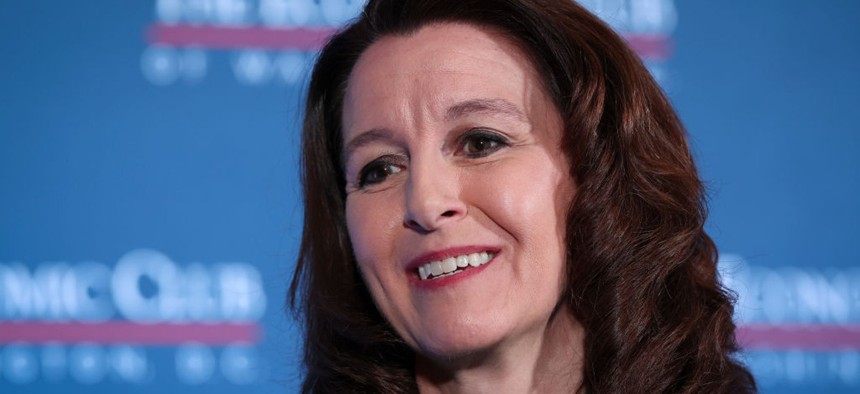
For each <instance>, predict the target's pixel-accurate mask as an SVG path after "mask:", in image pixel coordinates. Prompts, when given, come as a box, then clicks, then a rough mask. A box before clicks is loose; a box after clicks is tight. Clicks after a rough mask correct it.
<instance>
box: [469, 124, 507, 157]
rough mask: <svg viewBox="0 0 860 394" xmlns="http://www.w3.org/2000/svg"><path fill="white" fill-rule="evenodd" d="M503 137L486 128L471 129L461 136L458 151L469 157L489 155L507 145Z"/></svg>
mask: <svg viewBox="0 0 860 394" xmlns="http://www.w3.org/2000/svg"><path fill="white" fill-rule="evenodd" d="M507 145H508V143H507V141H506V140H505V138H504V137H502V136H500V135H498V134H496V133H493V132H490V131H486V130H471V131H469V132H468V133H466V134H465V135H463V137H462V138H461V143H460V151H461V152H462V153H463V154H465V155H466V156H468V157H471V158H481V157H485V156H489V155H491V154H493V153H494V152H496V151H498V150H499V149H501V148H503V147H505V146H507Z"/></svg>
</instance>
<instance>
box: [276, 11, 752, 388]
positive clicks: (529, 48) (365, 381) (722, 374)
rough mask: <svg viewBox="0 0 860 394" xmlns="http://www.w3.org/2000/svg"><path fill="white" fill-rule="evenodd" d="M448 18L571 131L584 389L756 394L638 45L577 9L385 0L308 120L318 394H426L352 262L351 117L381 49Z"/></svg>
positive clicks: (573, 292) (346, 43)
mask: <svg viewBox="0 0 860 394" xmlns="http://www.w3.org/2000/svg"><path fill="white" fill-rule="evenodd" d="M439 22H462V23H468V24H473V25H477V26H483V27H489V28H492V29H494V30H495V31H500V32H502V34H505V35H507V36H509V37H510V38H512V39H513V40H514V41H515V42H517V43H519V44H520V46H521V48H522V50H523V51H524V52H525V53H526V54H527V55H528V56H529V58H530V59H531V60H532V62H533V63H534V65H535V67H536V68H537V69H538V70H539V72H540V75H541V76H542V78H543V81H542V82H543V85H544V88H545V89H546V91H547V93H548V94H549V96H550V97H551V99H552V100H553V102H554V104H555V106H556V107H557V109H558V111H559V113H560V114H561V116H562V119H563V121H564V130H563V137H562V145H563V150H564V151H565V152H566V154H567V155H568V158H569V159H570V160H569V162H570V163H571V168H570V174H571V177H572V178H573V179H574V180H575V182H576V184H577V186H578V187H577V189H578V191H577V193H576V196H575V197H574V200H573V201H572V202H571V206H570V209H569V213H568V217H567V226H566V231H567V234H566V237H567V276H568V277H567V288H566V290H565V293H564V294H563V295H562V299H561V300H559V305H560V306H561V307H565V308H567V309H568V310H569V312H570V313H572V314H573V316H575V317H576V319H577V320H578V321H579V322H580V323H581V324H582V326H583V327H584V329H585V333H586V334H585V340H584V347H585V349H584V355H585V356H584V357H585V363H584V367H583V371H582V376H583V380H582V384H581V387H580V392H597V393H663V392H683V393H702V392H705V393H722V392H755V390H756V388H755V382H754V379H753V377H752V375H751V374H750V373H749V371H748V370H747V369H746V368H745V367H744V366H743V365H741V364H740V363H739V362H738V361H737V360H736V359H735V358H734V354H735V352H737V351H738V346H737V344H736V342H735V338H734V331H735V325H734V323H733V322H732V298H731V297H730V294H728V293H727V291H726V290H725V289H724V288H722V287H721V285H720V283H719V280H718V277H717V273H716V261H717V250H716V247H715V245H714V243H713V241H712V240H711V239H710V238H709V237H708V235H707V234H706V233H705V231H704V229H703V226H704V224H705V219H706V216H707V212H706V207H705V197H704V191H703V186H702V182H701V181H700V179H699V177H698V173H697V171H696V167H695V165H694V163H693V159H692V157H691V155H690V151H689V148H688V146H687V141H686V133H685V131H684V128H683V126H682V125H681V122H680V121H679V119H678V117H677V115H676V114H675V112H674V110H673V109H672V107H671V105H670V104H669V101H668V100H667V98H666V97H665V95H664V94H663V92H662V90H661V89H660V87H659V86H658V85H657V83H656V82H655V81H654V79H653V78H652V77H651V75H650V74H649V72H648V71H647V70H646V68H645V67H644V66H643V65H642V62H641V61H640V60H639V58H638V57H637V55H636V54H635V53H633V52H632V51H631V50H630V49H629V48H628V46H627V45H626V44H625V42H624V40H623V39H622V38H621V37H619V36H618V35H617V34H616V33H615V32H613V31H612V30H611V29H610V28H609V27H608V26H606V25H605V24H604V23H603V22H601V21H600V20H599V19H598V18H596V17H595V16H593V15H592V14H590V13H589V12H588V11H587V10H585V9H584V8H582V7H581V6H579V5H577V4H575V3H573V2H571V1H569V0H415V1H410V0H378V1H376V0H371V1H370V2H369V3H368V4H367V6H366V8H365V10H364V12H363V13H362V14H361V16H360V18H359V19H358V20H357V21H355V22H354V23H352V24H351V25H349V26H347V27H346V28H345V29H344V30H342V31H341V32H339V33H338V34H336V35H335V36H334V37H332V38H331V40H330V41H329V42H328V44H327V45H326V46H325V48H324V49H323V50H322V53H321V54H320V55H319V58H318V60H317V62H316V66H315V68H314V71H313V76H312V78H311V81H310V86H309V91H308V96H307V103H306V109H305V111H306V112H305V119H304V128H303V135H302V160H303V161H302V171H303V172H302V181H303V187H304V204H305V217H304V233H303V236H302V242H301V247H300V251H299V256H298V262H297V266H296V271H295V275H294V277H293V280H292V283H291V285H290V289H289V304H290V305H291V307H292V308H293V310H294V311H295V312H297V313H298V314H299V315H300V316H301V318H302V321H303V323H304V330H305V347H304V366H305V371H304V372H305V377H304V383H303V386H302V391H303V392H305V393H346V392H383V393H408V392H417V391H418V389H417V385H416V382H415V377H414V373H415V371H414V362H415V353H414V351H413V350H412V349H411V348H409V347H408V346H407V345H406V344H405V343H404V342H403V341H402V340H401V339H400V338H399V337H398V335H397V334H396V333H395V332H394V330H393V329H392V328H391V327H390V326H389V325H388V323H387V322H386V321H385V319H384V318H383V316H382V315H381V314H380V313H379V311H378V310H377V309H376V307H375V306H374V303H373V300H372V298H371V296H370V294H369V292H368V290H367V288H366V286H365V284H364V282H363V281H362V279H361V276H360V273H359V272H358V269H357V266H356V262H355V258H354V257H353V254H352V246H351V244H350V240H349V236H348V234H347V229H346V219H345V213H344V207H345V198H346V193H345V190H344V184H345V181H344V179H345V178H344V174H343V163H342V162H341V149H342V146H341V145H342V143H343V141H342V139H343V137H342V135H341V111H342V105H343V100H344V94H345V91H346V86H347V82H348V79H349V75H350V72H351V71H352V68H353V66H354V65H355V63H356V61H357V60H358V58H359V56H360V55H361V54H362V52H364V50H365V49H367V48H368V46H370V45H371V44H373V43H374V42H375V41H376V40H378V39H379V38H380V37H383V36H390V35H408V34H410V33H413V32H415V31H417V30H418V29H420V28H421V27H422V26H426V25H428V24H431V23H439Z"/></svg>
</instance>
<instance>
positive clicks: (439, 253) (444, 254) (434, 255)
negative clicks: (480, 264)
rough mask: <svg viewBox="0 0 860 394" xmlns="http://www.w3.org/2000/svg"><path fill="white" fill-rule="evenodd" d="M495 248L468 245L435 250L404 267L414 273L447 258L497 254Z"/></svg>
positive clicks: (416, 258)
mask: <svg viewBox="0 0 860 394" xmlns="http://www.w3.org/2000/svg"><path fill="white" fill-rule="evenodd" d="M498 249H499V248H497V247H493V246H482V245H469V246H456V247H452V248H446V249H442V250H436V251H432V252H428V253H424V254H421V255H419V256H418V257H415V258H414V259H412V260H410V261H409V264H407V265H406V270H407V271H415V270H417V269H418V267H420V266H422V265H424V264H427V263H429V262H431V261H437V260H444V259H447V258H449V257H454V256H460V255H464V254H472V253H481V252H491V253H497V252H498Z"/></svg>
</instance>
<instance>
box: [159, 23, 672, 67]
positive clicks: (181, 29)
mask: <svg viewBox="0 0 860 394" xmlns="http://www.w3.org/2000/svg"><path fill="white" fill-rule="evenodd" d="M335 31H336V30H335V29H334V28H332V27H316V28H269V27H260V26H248V27H224V26H190V25H167V24H162V23H154V24H152V25H150V26H149V30H148V33H147V39H148V42H149V43H152V44H163V45H169V46H173V47H199V48H209V49H252V48H254V49H299V50H306V51H313V50H317V49H319V48H320V47H321V46H322V45H323V44H324V43H325V41H326V39H328V37H329V36H330V35H331V34H333V33H334V32H335ZM624 38H625V39H626V40H627V42H628V43H629V44H630V46H631V47H633V50H635V51H636V53H638V54H639V55H640V56H642V57H644V58H645V59H648V60H656V61H661V60H666V59H668V58H669V56H670V55H671V54H672V40H671V38H669V37H668V36H665V35H660V34H626V35H625V36H624Z"/></svg>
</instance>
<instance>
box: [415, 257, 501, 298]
mask: <svg viewBox="0 0 860 394" xmlns="http://www.w3.org/2000/svg"><path fill="white" fill-rule="evenodd" d="M497 257H499V254H498V253H496V254H495V255H493V258H492V259H490V261H488V262H486V263H484V264H481V265H479V266H477V267H472V266H469V268H466V269H465V270H463V271H461V272H460V273H458V274H454V275H448V276H443V277H441V278H438V279H426V280H421V278H419V277H418V275H417V274H414V275H411V276H410V277H409V281H410V282H411V283H412V284H413V285H414V286H416V287H418V288H420V289H425V290H435V289H438V288H442V287H447V286H451V285H454V284H457V283H460V282H462V281H464V280H466V279H469V278H471V277H473V276H475V275H477V274H479V273H481V271H483V270H484V269H485V268H487V267H488V266H489V265H490V264H492V263H493V262H495V261H496V258H497Z"/></svg>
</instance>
